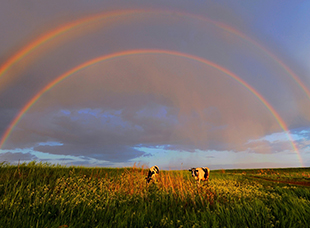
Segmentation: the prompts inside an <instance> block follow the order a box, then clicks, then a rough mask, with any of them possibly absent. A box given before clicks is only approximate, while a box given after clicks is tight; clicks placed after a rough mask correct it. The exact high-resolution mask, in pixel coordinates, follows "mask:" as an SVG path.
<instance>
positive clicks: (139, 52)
mask: <svg viewBox="0 0 310 228" xmlns="http://www.w3.org/2000/svg"><path fill="white" fill-rule="evenodd" d="M142 54H166V55H173V56H178V57H182V58H186V59H191V60H195V61H198V62H201V63H203V64H206V65H208V66H210V67H213V68H215V69H217V70H219V71H221V72H223V73H224V74H226V75H227V76H229V77H230V78H232V79H234V80H235V81H237V82H238V83H239V84H241V85H242V86H243V87H245V88H246V89H247V90H248V91H250V92H251V93H252V94H253V95H254V96H256V97H257V98H258V99H259V100H260V101H261V103H262V104H263V105H264V106H265V107H266V108H267V109H268V110H269V112H270V113H271V114H272V115H273V117H274V118H275V119H276V121H277V123H278V124H279V126H280V127H281V128H282V129H283V131H284V132H286V133H287V136H288V139H289V140H290V142H291V145H292V148H293V150H294V151H295V152H296V154H297V156H298V159H299V161H300V163H301V165H302V166H303V163H302V159H301V156H300V154H299V151H298V149H297V146H296V144H295V142H294V140H293V139H292V137H291V135H290V133H289V129H288V127H287V126H286V124H285V122H284V121H283V119H282V118H281V116H280V115H279V114H278V113H277V112H276V110H275V109H274V108H273V107H272V106H271V105H270V104H269V103H268V101H267V100H266V99H265V98H264V97H263V96H262V95H261V94H259V93H258V92H257V91H256V90H255V89H254V88H253V87H251V86H250V85H249V84H247V83H246V82H245V81H244V80H242V79H241V78H239V77H238V76H237V75H235V74H234V73H232V72H230V71H228V70H227V69H225V68H224V67H222V66H219V65H217V64H215V63H213V62H210V61H208V60H206V59H203V58H200V57H197V56H193V55H189V54H184V53H180V52H176V51H168V50H153V49H142V50H128V51H122V52H117V53H113V54H109V55H104V56H100V57H97V58H94V59H92V60H89V61H87V62H84V63H82V64H80V65H78V66H76V67H74V68H72V69H71V70H69V71H67V72H66V73H64V74H62V75H60V76H59V77H57V78H56V79H54V80H53V81H52V82H50V83H49V84H48V85H46V86H45V87H44V88H43V89H41V90H40V91H39V92H38V93H37V94H36V95H35V96H34V97H33V98H32V99H31V100H30V101H29V102H28V103H27V104H26V105H25V106H24V107H23V108H22V109H21V110H20V112H19V113H18V115H17V116H16V117H15V118H14V120H13V121H12V122H11V124H10V125H9V127H8V128H7V130H6V131H5V133H4V134H3V136H2V138H1V141H0V149H1V148H2V146H3V145H4V143H5V142H6V140H7V139H8V137H9V136H10V134H11V132H12V130H13V129H14V127H15V126H16V125H17V124H18V122H19V121H20V120H21V118H22V117H23V115H24V114H25V113H26V112H27V111H28V110H29V109H30V108H31V107H32V106H33V105H34V104H35V103H36V102H37V101H38V100H39V99H40V97H41V96H42V95H43V94H44V93H45V92H47V91H49V90H50V89H52V88H53V87H54V86H56V85H57V84H58V83H60V82H61V81H63V80H64V79H66V78H68V77H70V76H71V75H73V74H75V73H77V72H78V71H80V70H82V69H84V68H87V67H89V66H92V65H94V64H96V63H99V62H102V61H107V60H112V59H115V58H119V57H124V56H131V55H142Z"/></svg>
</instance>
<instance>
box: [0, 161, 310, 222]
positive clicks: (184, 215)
mask: <svg viewBox="0 0 310 228" xmlns="http://www.w3.org/2000/svg"><path fill="white" fill-rule="evenodd" d="M147 171H148V170H145V169H143V168H137V167H132V168H122V169H108V168H85V167H63V166H59V165H50V164H46V163H35V162H32V163H29V164H21V165H18V166H13V165H7V164H1V166H0V227H307V226H308V221H310V201H309V199H310V190H309V188H308V187H302V186H290V185H277V184H276V183H270V185H268V183H267V184H266V183H263V182H261V181H260V180H253V179H250V178H248V177H247V175H232V174H231V173H229V172H228V173H227V172H226V173H225V172H224V171H223V172H221V171H211V176H210V181H209V183H203V184H200V185H197V184H196V183H195V181H194V180H193V179H192V178H191V177H190V173H189V172H188V171H161V172H160V175H158V176H157V179H156V182H155V183H150V184H149V185H147V184H146V182H145V179H144V178H145V176H146V173H147ZM243 172H244V171H243ZM245 172H246V171H245ZM251 172H252V170H251Z"/></svg>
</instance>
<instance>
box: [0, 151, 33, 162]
mask: <svg viewBox="0 0 310 228" xmlns="http://www.w3.org/2000/svg"><path fill="white" fill-rule="evenodd" d="M37 159H38V158H37V157H36V156H34V155H32V154H31V153H21V152H15V153H12V152H6V153H1V154H0V161H1V162H2V161H5V162H8V163H17V162H29V161H33V160H37Z"/></svg>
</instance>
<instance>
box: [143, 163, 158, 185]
mask: <svg viewBox="0 0 310 228" xmlns="http://www.w3.org/2000/svg"><path fill="white" fill-rule="evenodd" d="M157 174H159V168H158V166H157V165H154V166H152V167H151V168H150V169H149V172H148V174H147V177H146V178H145V179H146V183H150V181H151V180H152V179H153V180H154V179H155V177H156V175H157Z"/></svg>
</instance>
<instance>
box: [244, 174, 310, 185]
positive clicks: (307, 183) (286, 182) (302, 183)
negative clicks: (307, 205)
mask: <svg viewBox="0 0 310 228" xmlns="http://www.w3.org/2000/svg"><path fill="white" fill-rule="evenodd" d="M249 177H251V178H256V179H261V180H265V181H270V182H275V183H282V184H293V185H300V186H308V187H310V182H302V181H283V180H274V179H268V178H265V177H257V176H249Z"/></svg>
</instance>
